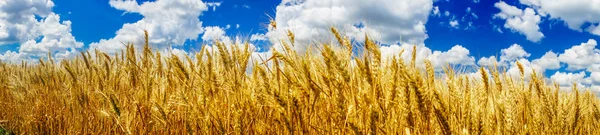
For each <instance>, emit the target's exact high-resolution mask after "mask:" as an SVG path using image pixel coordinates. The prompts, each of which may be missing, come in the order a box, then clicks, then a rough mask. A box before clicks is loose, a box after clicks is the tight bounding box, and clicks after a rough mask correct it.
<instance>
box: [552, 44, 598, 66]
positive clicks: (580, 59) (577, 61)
mask: <svg viewBox="0 0 600 135" xmlns="http://www.w3.org/2000/svg"><path fill="white" fill-rule="evenodd" d="M596 45H598V43H597V42H596V40H594V39H590V40H588V42H587V43H581V44H580V45H576V46H573V47H571V48H569V49H566V50H565V52H564V53H562V54H560V55H559V56H558V59H559V60H560V61H561V62H564V63H567V64H568V67H567V69H569V70H579V69H585V68H588V67H591V66H593V65H594V64H597V63H600V50H598V49H596Z"/></svg>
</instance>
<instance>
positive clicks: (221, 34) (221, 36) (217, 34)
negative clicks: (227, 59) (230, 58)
mask: <svg viewBox="0 0 600 135" xmlns="http://www.w3.org/2000/svg"><path fill="white" fill-rule="evenodd" d="M204 30H205V31H204V34H203V35H202V41H204V42H209V43H210V42H212V41H214V40H219V41H223V42H228V43H230V42H231V39H230V38H229V37H227V36H226V35H225V30H223V29H222V28H221V27H217V26H208V27H205V28H204Z"/></svg>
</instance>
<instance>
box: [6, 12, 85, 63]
mask: <svg viewBox="0 0 600 135" xmlns="http://www.w3.org/2000/svg"><path fill="white" fill-rule="evenodd" d="M53 7H54V3H53V2H52V1H49V0H29V1H23V0H8V1H2V2H0V45H3V44H10V43H17V44H20V47H19V50H18V51H7V52H5V53H4V54H0V55H1V56H0V60H2V61H10V62H19V61H21V60H24V61H32V60H34V59H37V58H38V57H42V56H46V55H47V54H48V52H51V53H52V54H53V57H55V58H56V59H64V58H70V57H73V56H75V55H76V49H79V48H81V47H83V43H81V42H77V41H76V40H75V37H73V35H72V34H71V22H70V21H68V20H65V21H62V22H61V20H60V16H59V15H57V14H55V13H53V12H52V8H53ZM36 17H40V20H39V21H38V20H36V19H35V18H36Z"/></svg>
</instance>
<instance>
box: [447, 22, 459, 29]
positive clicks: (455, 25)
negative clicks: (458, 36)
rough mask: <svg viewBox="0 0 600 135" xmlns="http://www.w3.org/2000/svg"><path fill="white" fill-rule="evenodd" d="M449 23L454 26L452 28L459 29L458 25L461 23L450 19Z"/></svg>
mask: <svg viewBox="0 0 600 135" xmlns="http://www.w3.org/2000/svg"><path fill="white" fill-rule="evenodd" d="M449 24H450V27H452V28H457V29H458V25H459V24H458V21H456V20H452V21H450V23H449Z"/></svg>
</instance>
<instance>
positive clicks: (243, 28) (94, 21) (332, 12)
mask: <svg viewBox="0 0 600 135" xmlns="http://www.w3.org/2000/svg"><path fill="white" fill-rule="evenodd" d="M17 16H20V17H17ZM270 19H275V21H276V22H277V24H278V27H277V28H272V27H269V26H268V23H269V20H270ZM599 23H600V0H577V1H569V0H543V1H539V0H505V1H500V0H372V1H365V0H347V1H342V0H284V1H280V0H252V1H248V0H210V1H209V0H202V1H200V0H172V1H154V0H151V1H145V0H136V1H130V0H109V1H107V0H31V1H22V0H7V1H4V2H0V60H2V61H9V62H18V61H35V59H37V58H40V57H44V56H45V55H46V54H47V53H46V52H48V51H50V52H53V53H54V56H53V57H56V58H58V59H66V58H72V57H75V56H76V54H77V53H76V52H78V51H85V50H88V49H100V50H103V51H107V52H111V51H116V50H118V49H120V48H121V47H122V45H119V43H121V42H134V43H138V42H139V41H140V36H141V35H140V32H141V30H143V29H146V30H149V32H150V35H151V43H153V44H154V45H156V48H157V49H159V50H172V52H174V53H175V52H179V53H191V52H194V51H195V50H198V49H199V48H200V46H201V45H202V44H204V43H208V42H207V41H212V40H226V41H228V42H230V43H234V42H239V39H242V40H250V41H251V42H252V43H253V45H254V46H255V47H256V48H257V52H256V53H257V55H269V49H268V48H269V47H277V46H278V45H277V43H271V42H269V41H274V39H279V38H282V37H284V36H285V31H286V30H292V31H293V32H295V34H296V36H297V40H298V42H299V43H298V44H306V45H308V44H310V43H311V42H314V41H321V42H324V41H328V40H331V34H330V33H329V32H328V29H327V28H329V27H331V26H335V27H337V28H338V29H340V30H341V31H342V32H344V33H346V34H345V36H348V37H350V38H353V40H354V41H357V42H360V41H362V40H364V39H363V37H364V34H369V35H372V36H373V37H375V39H376V40H378V41H380V43H382V47H381V50H382V52H384V54H389V55H390V56H393V55H394V54H397V52H399V50H402V49H410V48H411V47H410V46H409V45H417V46H419V50H421V51H420V52H419V54H420V55H419V58H420V59H429V60H431V61H432V62H434V63H436V64H438V65H442V64H444V63H449V64H454V65H470V66H486V65H489V63H491V62H493V61H495V62H498V63H499V64H500V65H501V66H503V67H505V68H506V69H507V70H508V73H511V72H513V71H512V70H514V69H513V68H514V67H513V66H514V62H515V61H520V62H522V63H526V66H528V67H530V68H534V69H536V70H541V71H542V72H543V73H544V75H546V76H547V77H548V80H552V81H564V82H581V83H582V84H583V85H587V86H592V87H597V88H598V89H599V90H600V50H599V49H597V47H596V45H597V42H596V41H598V40H599V39H600V36H599V35H600V27H598V26H599V25H600V24H599ZM123 40H131V41H123ZM306 45H304V46H306ZM295 49H298V50H303V49H305V48H303V47H302V45H301V46H300V47H296V48H295ZM409 51H412V50H409ZM549 51H550V52H552V53H549ZM401 57H404V56H401ZM568 85H570V83H565V84H561V86H568Z"/></svg>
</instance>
